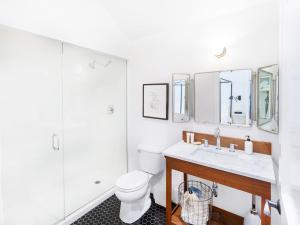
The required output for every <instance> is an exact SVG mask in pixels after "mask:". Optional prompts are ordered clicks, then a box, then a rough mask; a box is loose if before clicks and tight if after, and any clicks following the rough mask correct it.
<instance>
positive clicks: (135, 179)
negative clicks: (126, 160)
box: [116, 170, 149, 192]
mask: <svg viewBox="0 0 300 225" xmlns="http://www.w3.org/2000/svg"><path fill="white" fill-rule="evenodd" d="M148 182H149V176H148V174H147V173H145V172H142V171H139V170H134V171H132V172H130V173H127V174H124V175H122V176H121V177H119V179H118V180H117V182H116V187H117V188H118V189H119V191H121V192H134V191H137V190H140V189H142V188H144V187H145V186H147V185H148Z"/></svg>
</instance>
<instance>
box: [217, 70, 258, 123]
mask: <svg viewBox="0 0 300 225" xmlns="http://www.w3.org/2000/svg"><path fill="white" fill-rule="evenodd" d="M219 78H220V123H221V124H226V125H239V126H250V125H251V123H252V119H251V112H252V107H251V106H252V105H251V102H252V101H251V100H252V72H251V70H233V71H222V72H220V73H219Z"/></svg>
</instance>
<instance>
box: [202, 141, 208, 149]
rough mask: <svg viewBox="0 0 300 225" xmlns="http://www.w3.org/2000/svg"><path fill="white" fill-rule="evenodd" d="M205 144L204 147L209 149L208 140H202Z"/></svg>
mask: <svg viewBox="0 0 300 225" xmlns="http://www.w3.org/2000/svg"><path fill="white" fill-rule="evenodd" d="M201 140H202V141H203V142H204V147H208V140H207V139H201Z"/></svg>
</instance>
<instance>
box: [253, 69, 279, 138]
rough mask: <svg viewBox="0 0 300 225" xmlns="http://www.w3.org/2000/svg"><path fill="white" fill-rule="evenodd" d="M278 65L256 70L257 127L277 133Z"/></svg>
mask: <svg viewBox="0 0 300 225" xmlns="http://www.w3.org/2000/svg"><path fill="white" fill-rule="evenodd" d="M278 84H279V79H278V65H271V66H266V67H263V68H259V69H258V78H257V126H258V127H259V128H260V129H263V130H265V131H268V132H272V133H278V117H279V113H278V105H279V104H278V86H279V85H278Z"/></svg>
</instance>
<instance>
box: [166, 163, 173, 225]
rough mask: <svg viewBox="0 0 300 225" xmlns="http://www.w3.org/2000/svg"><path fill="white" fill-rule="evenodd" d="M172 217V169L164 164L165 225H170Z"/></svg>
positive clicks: (167, 164)
mask: <svg viewBox="0 0 300 225" xmlns="http://www.w3.org/2000/svg"><path fill="white" fill-rule="evenodd" d="M171 217H172V168H171V166H170V162H168V160H167V162H166V225H171Z"/></svg>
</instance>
